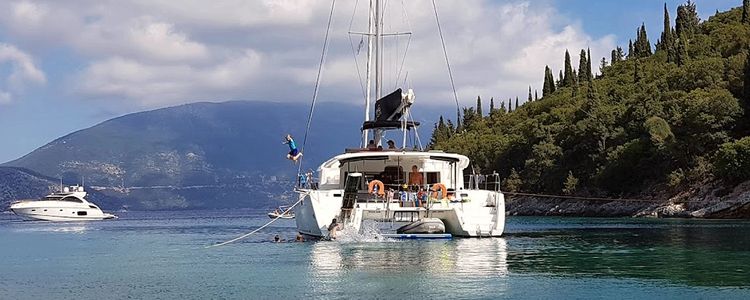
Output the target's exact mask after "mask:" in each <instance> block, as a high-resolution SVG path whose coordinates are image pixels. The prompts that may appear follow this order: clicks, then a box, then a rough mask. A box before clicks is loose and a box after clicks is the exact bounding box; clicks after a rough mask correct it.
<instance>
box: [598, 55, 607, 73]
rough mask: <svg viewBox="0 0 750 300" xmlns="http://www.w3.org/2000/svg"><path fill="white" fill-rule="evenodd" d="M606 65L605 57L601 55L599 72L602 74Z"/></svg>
mask: <svg viewBox="0 0 750 300" xmlns="http://www.w3.org/2000/svg"><path fill="white" fill-rule="evenodd" d="M606 67H607V58H606V57H602V60H600V61H599V73H600V74H602V76H604V68H606Z"/></svg>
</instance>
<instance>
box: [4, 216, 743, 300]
mask: <svg viewBox="0 0 750 300" xmlns="http://www.w3.org/2000/svg"><path fill="white" fill-rule="evenodd" d="M118 215H119V216H120V219H118V220H113V221H98V222H88V223H50V222H39V221H21V220H19V219H18V218H17V217H15V216H14V215H12V214H7V213H1V214H0V299H301V298H321V299H337V298H356V299H414V298H419V299H446V298H448V299H475V298H514V299H566V298H607V299H611V298H618V299H619V298H625V299H643V298H658V299H696V298H704V299H705V298H711V299H750V222H749V221H708V220H655V219H632V218H617V219H592V218H552V217H509V218H508V220H507V227H506V228H507V230H506V231H507V234H506V235H505V236H504V237H503V238H483V239H454V240H437V241H435V240H433V241H425V240H422V241H389V240H386V241H383V240H379V239H374V238H361V239H360V238H350V237H348V236H345V237H344V238H342V240H341V241H334V242H324V241H321V242H304V243H296V242H285V243H273V242H272V239H273V237H274V235H276V234H278V235H280V236H281V237H282V238H284V239H290V240H291V239H294V236H295V230H294V221H293V220H280V221H278V222H276V223H274V224H272V225H271V226H270V227H268V228H266V229H265V230H264V231H261V232H260V233H258V234H257V235H254V236H251V237H249V238H248V239H246V240H242V241H240V242H237V243H235V244H230V245H227V246H223V247H215V248H205V247H206V246H209V245H212V244H216V243H218V242H221V241H224V240H228V239H231V238H233V237H236V236H238V235H241V234H243V233H246V232H249V231H251V230H253V229H255V228H257V227H258V226H260V225H263V224H265V223H266V222H268V221H269V220H270V219H269V218H268V217H267V216H266V215H265V212H262V211H254V210H215V211H182V212H120V213H118Z"/></svg>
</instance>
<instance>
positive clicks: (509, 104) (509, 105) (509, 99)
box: [508, 98, 513, 112]
mask: <svg viewBox="0 0 750 300" xmlns="http://www.w3.org/2000/svg"><path fill="white" fill-rule="evenodd" d="M508 112H513V100H512V99H511V98H508Z"/></svg>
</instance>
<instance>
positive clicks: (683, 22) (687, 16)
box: [675, 0, 700, 39]
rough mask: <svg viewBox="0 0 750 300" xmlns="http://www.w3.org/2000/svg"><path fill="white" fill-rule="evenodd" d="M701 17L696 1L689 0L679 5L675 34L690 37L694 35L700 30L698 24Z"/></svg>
mask: <svg viewBox="0 0 750 300" xmlns="http://www.w3.org/2000/svg"><path fill="white" fill-rule="evenodd" d="M699 23H700V18H699V17H698V10H697V9H696V7H695V3H693V2H692V1H691V0H688V2H687V3H685V4H682V5H680V6H677V20H676V21H675V35H676V36H678V37H682V36H683V35H684V36H685V37H687V38H688V39H690V38H692V37H693V34H695V33H696V32H697V31H698V24H699Z"/></svg>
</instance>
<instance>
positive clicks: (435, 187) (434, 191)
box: [431, 183, 448, 200]
mask: <svg viewBox="0 0 750 300" xmlns="http://www.w3.org/2000/svg"><path fill="white" fill-rule="evenodd" d="M431 190H432V195H431V196H432V198H434V199H438V200H441V199H443V198H445V197H447V196H448V189H447V188H445V184H442V183H436V184H433V185H432V189H431ZM438 191H440V192H442V193H439V194H438ZM438 196H440V198H438Z"/></svg>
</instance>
